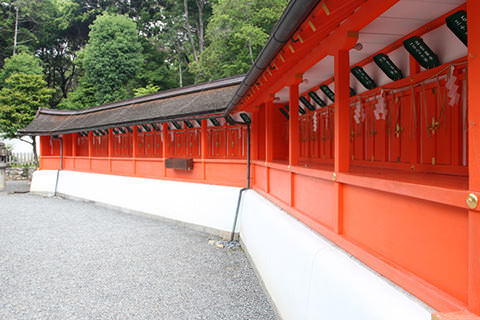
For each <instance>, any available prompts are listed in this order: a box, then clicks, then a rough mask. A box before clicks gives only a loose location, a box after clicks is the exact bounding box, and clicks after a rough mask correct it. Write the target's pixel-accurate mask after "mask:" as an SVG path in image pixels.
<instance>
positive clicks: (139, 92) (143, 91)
mask: <svg viewBox="0 0 480 320" xmlns="http://www.w3.org/2000/svg"><path fill="white" fill-rule="evenodd" d="M133 91H134V92H135V97H143V96H146V95H149V94H152V93H157V92H158V91H160V87H159V86H156V85H153V84H149V85H148V86H146V87H145V88H137V89H133Z"/></svg>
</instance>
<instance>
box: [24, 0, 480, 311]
mask: <svg viewBox="0 0 480 320" xmlns="http://www.w3.org/2000/svg"><path fill="white" fill-rule="evenodd" d="M467 16H468V36H467ZM472 17H473V18H472ZM476 17H480V3H479V2H478V1H474V0H467V1H462V0H442V1H409V0H347V1H345V0H342V1H340V0H324V1H318V0H308V1H299V0H297V1H295V0H294V1H291V3H290V4H289V6H288V8H287V9H286V11H285V12H284V14H283V16H282V17H281V19H280V21H279V23H278V24H277V26H276V27H275V30H274V32H273V34H272V36H271V37H270V39H269V41H268V43H267V45H266V46H265V48H264V49H263V50H262V52H261V53H260V55H259V57H258V58H257V60H256V62H255V65H254V66H252V68H251V70H250V71H249V73H248V74H247V75H246V76H245V77H243V76H242V77H235V78H229V79H224V80H219V81H215V82H211V83H206V84H200V85H194V86H191V87H187V88H183V89H177V90H172V91H166V92H160V93H158V94H155V95H151V96H147V97H142V98H136V99H132V100H128V101H122V102H119V103H116V104H111V105H106V106H99V107H92V108H90V109H86V110H81V111H59V110H46V109H42V110H40V111H39V113H38V114H37V117H36V119H35V120H34V121H33V122H32V123H31V124H30V125H29V126H28V127H27V128H25V129H24V130H23V131H22V133H23V134H33V135H40V136H41V156H40V169H42V170H48V169H54V170H56V169H59V168H60V167H61V166H63V169H64V170H73V171H85V172H95V173H105V174H116V175H126V176H136V177H148V178H156V179H168V180H180V181H190V182H201V183H207V184H218V185H228V186H245V185H246V184H247V179H246V175H247V167H248V166H249V167H250V170H251V171H250V178H251V181H252V185H251V186H252V188H253V189H254V190H255V191H257V192H258V193H259V194H261V195H262V196H264V197H265V198H267V199H269V200H270V201H272V202H273V203H275V204H276V205H278V206H279V207H281V208H282V209H284V210H285V211H286V212H288V213H289V214H291V215H292V216H294V217H295V218H297V219H298V220H300V221H301V222H303V223H304V224H305V225H307V226H309V227H310V228H311V229H313V230H315V231H317V232H319V233H320V234H322V235H323V236H325V237H327V238H328V239H329V240H331V241H332V242H334V243H335V244H336V245H338V246H339V247H341V248H342V249H344V250H346V251H347V252H349V253H350V254H352V255H353V256H355V257H356V258H358V259H359V260H360V261H362V262H363V263H364V264H366V265H367V266H369V267H370V268H372V269H373V270H375V271H377V272H378V273H380V274H381V275H383V276H385V277H386V278H388V279H390V280H391V281H393V282H394V283H396V284H398V285H399V286H400V287H402V288H404V289H405V290H407V291H408V292H410V293H412V294H413V295H415V296H416V297H418V298H419V299H420V300H422V301H423V302H425V303H426V304H428V305H429V306H431V307H433V308H434V309H435V310H437V311H438V312H440V313H449V312H461V314H463V316H464V318H462V319H467V317H468V316H470V315H471V314H476V315H480V211H479V208H478V207H477V197H478V195H479V192H480V149H479V148H478V147H477V145H478V143H477V141H480V128H479V124H480V111H479V109H478V108H476V105H477V104H480V79H478V76H477V75H478V73H480V62H479V61H478V59H479V58H478V56H479V55H480V40H479V39H480V21H479V19H475V18H476ZM467 37H468V39H467ZM477 69H479V70H477ZM477 72H478V73H477ZM250 121H251V124H250V126H251V134H250V135H249V134H248V132H247V126H246V123H249V122H250ZM60 136H61V137H62V139H63V152H62V153H63V154H62V155H61V150H60V145H61V140H60V139H59V138H58V137H60ZM248 138H250V143H251V148H250V151H251V161H250V163H247V155H248V143H247V142H248ZM169 158H183V159H184V158H192V159H193V166H192V168H191V169H190V170H178V168H177V169H175V168H166V165H165V163H166V159H169Z"/></svg>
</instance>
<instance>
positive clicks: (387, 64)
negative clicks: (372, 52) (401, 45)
mask: <svg viewBox="0 0 480 320" xmlns="http://www.w3.org/2000/svg"><path fill="white" fill-rule="evenodd" d="M373 61H374V62H375V63H376V64H377V66H379V67H380V69H382V71H383V72H384V73H385V74H386V75H387V77H389V78H390V79H392V80H393V81H397V80H400V79H403V74H402V70H400V69H399V68H398V67H397V66H396V65H395V63H393V61H392V60H391V59H390V57H389V56H387V55H386V54H385V53H379V54H377V55H376V56H374V57H373Z"/></svg>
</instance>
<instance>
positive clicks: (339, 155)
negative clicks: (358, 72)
mask: <svg viewBox="0 0 480 320" xmlns="http://www.w3.org/2000/svg"><path fill="white" fill-rule="evenodd" d="M334 118H335V119H334V127H335V172H348V171H349V170H350V155H349V153H350V134H349V133H350V59H349V52H348V50H341V51H339V52H338V53H337V54H336V56H335V117H334Z"/></svg>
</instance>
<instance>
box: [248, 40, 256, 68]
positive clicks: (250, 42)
mask: <svg viewBox="0 0 480 320" xmlns="http://www.w3.org/2000/svg"><path fill="white" fill-rule="evenodd" d="M248 51H249V53H250V60H252V65H253V64H254V63H255V61H254V60H253V50H252V41H250V40H248Z"/></svg>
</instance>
